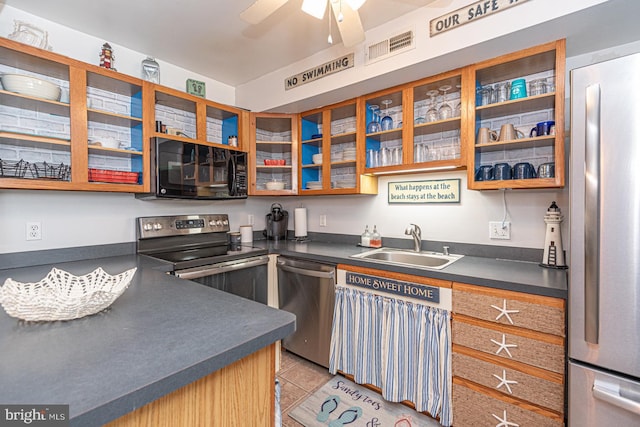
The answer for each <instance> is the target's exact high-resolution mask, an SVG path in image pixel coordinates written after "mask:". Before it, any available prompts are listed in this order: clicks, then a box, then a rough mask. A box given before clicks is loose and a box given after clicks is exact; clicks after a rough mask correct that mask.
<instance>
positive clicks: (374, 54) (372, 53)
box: [366, 30, 415, 64]
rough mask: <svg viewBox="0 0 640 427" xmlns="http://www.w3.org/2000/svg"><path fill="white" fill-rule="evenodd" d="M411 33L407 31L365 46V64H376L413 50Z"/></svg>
mask: <svg viewBox="0 0 640 427" xmlns="http://www.w3.org/2000/svg"><path fill="white" fill-rule="evenodd" d="M414 47H415V45H414V42H413V31H412V30H408V31H405V32H403V33H400V34H397V35H395V36H392V37H389V38H388V39H386V40H382V41H380V42H377V43H373V44H370V45H367V47H366V49H367V50H366V56H367V59H366V63H367V64H370V63H372V62H377V61H380V60H382V59H385V58H388V57H390V56H393V55H397V54H399V53H402V52H404V51H407V50H410V49H413V48H414Z"/></svg>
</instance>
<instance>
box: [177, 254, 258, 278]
mask: <svg viewBox="0 0 640 427" xmlns="http://www.w3.org/2000/svg"><path fill="white" fill-rule="evenodd" d="M268 263H269V257H266V256H263V257H259V258H251V259H249V260H247V261H240V262H234V263H223V264H218V265H211V266H208V267H204V268H198V269H193V270H190V271H189V270H184V271H182V272H176V277H179V278H181V279H199V278H201V277H206V276H214V275H216V274H223V273H228V272H230V271H235V270H242V269H245V268H251V267H256V266H258V265H264V264H268Z"/></svg>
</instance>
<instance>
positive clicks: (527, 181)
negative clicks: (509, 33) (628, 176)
mask: <svg viewBox="0 0 640 427" xmlns="http://www.w3.org/2000/svg"><path fill="white" fill-rule="evenodd" d="M470 70H471V73H472V78H473V81H474V85H473V86H469V87H468V88H467V89H466V90H467V97H468V98H470V99H474V100H475V102H474V103H472V104H471V105H470V108H469V112H470V123H471V124H472V125H470V126H467V127H466V132H467V138H468V140H469V141H472V142H471V143H470V144H469V146H470V149H469V150H468V155H467V171H468V175H467V176H468V180H467V181H468V187H469V188H470V189H474V190H488V189H499V188H552V187H563V186H564V181H565V170H564V164H565V159H564V97H565V95H564V82H565V41H564V40H559V41H556V42H553V43H548V44H545V45H541V46H537V47H533V48H530V49H526V50H524V51H520V52H516V53H512V54H508V55H504V56H501V57H498V58H495V59H491V60H488V61H484V62H481V63H479V64H475V65H473V66H471V67H470ZM518 81H520V83H524V87H520V89H518V90H516V89H515V88H514V87H513V86H515V87H517V86H518V85H517V83H518ZM518 96H520V97H518ZM542 122H554V123H553V126H552V127H551V129H552V130H551V132H549V133H548V134H544V133H542V132H540V134H538V132H532V129H533V128H535V127H536V125H537V124H538V123H542ZM508 124H512V125H513V126H514V128H515V130H516V131H519V132H516V135H514V136H512V137H508V134H507V133H503V134H502V135H500V134H501V128H502V127H503V126H504V125H508ZM481 128H488V129H489V130H490V131H494V132H496V134H497V139H498V140H489V142H481V141H479V139H478V133H479V130H480V129H481ZM494 138H495V137H494ZM499 163H507V164H508V165H509V167H510V168H513V169H512V173H511V174H512V178H511V179H508V178H507V179H495V175H494V178H493V179H484V178H491V172H492V170H491V169H489V168H494V169H493V172H495V165H496V164H499ZM522 163H525V164H530V165H532V166H533V168H530V167H529V166H518V167H516V164H522ZM547 163H551V164H553V166H554V169H555V173H554V174H553V175H552V176H550V175H549V174H547V175H545V176H534V175H532V174H531V175H529V172H525V175H521V176H518V172H517V171H516V169H521V168H522V170H525V171H526V169H533V170H534V171H535V173H536V174H537V172H538V169H539V166H540V165H541V164H547ZM480 167H486V168H487V169H489V174H487V176H485V177H483V176H482V175H483V174H482V173H480V172H478V170H479V168H480ZM506 169H507V168H503V169H502V170H503V171H504V170H506ZM523 176H524V177H526V178H523ZM529 176H530V177H529ZM501 178H505V175H502V176H501Z"/></svg>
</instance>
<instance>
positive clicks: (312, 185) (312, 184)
mask: <svg viewBox="0 0 640 427" xmlns="http://www.w3.org/2000/svg"><path fill="white" fill-rule="evenodd" d="M307 190H322V181H307Z"/></svg>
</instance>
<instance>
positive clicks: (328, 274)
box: [278, 261, 336, 279]
mask: <svg viewBox="0 0 640 427" xmlns="http://www.w3.org/2000/svg"><path fill="white" fill-rule="evenodd" d="M278 268H279V269H281V270H283V271H288V272H290V273H296V274H300V275H302V276H309V277H318V278H320V279H333V278H334V277H335V275H336V273H335V270H332V271H316V270H308V269H306V268H299V267H293V266H291V265H287V264H285V263H283V262H280V261H278Z"/></svg>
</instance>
